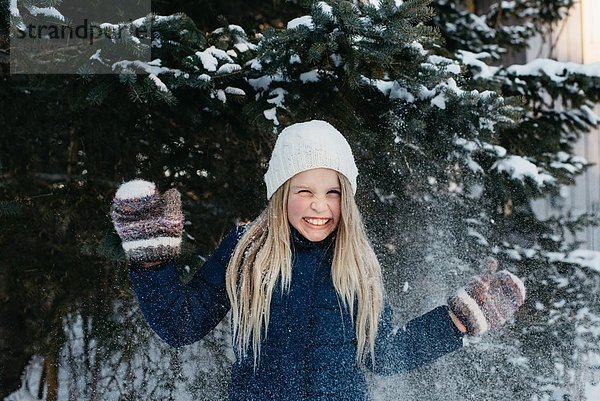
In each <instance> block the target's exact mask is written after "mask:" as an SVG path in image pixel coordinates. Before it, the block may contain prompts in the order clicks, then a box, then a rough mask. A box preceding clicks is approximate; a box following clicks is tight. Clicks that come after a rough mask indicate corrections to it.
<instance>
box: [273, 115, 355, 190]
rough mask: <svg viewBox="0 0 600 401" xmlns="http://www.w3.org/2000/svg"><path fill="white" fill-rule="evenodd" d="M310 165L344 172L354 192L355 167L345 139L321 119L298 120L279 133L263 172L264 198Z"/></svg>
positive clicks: (350, 150)
mask: <svg viewBox="0 0 600 401" xmlns="http://www.w3.org/2000/svg"><path fill="white" fill-rule="evenodd" d="M313 168H330V169H332V170H335V171H337V172H339V173H341V174H343V175H344V176H345V177H346V178H348V181H350V185H351V186H352V192H353V193H354V194H356V177H357V176H358V169H357V168H356V164H355V163H354V156H352V149H351V148H350V145H348V142H347V141H346V138H344V136H343V135H342V134H341V133H340V132H339V131H338V130H337V129H335V128H334V127H333V126H332V125H331V124H329V123H328V122H325V121H321V120H312V121H308V122H304V123H297V124H293V125H290V126H289V127H287V128H285V129H284V130H283V131H281V134H279V137H278V138H277V141H276V142H275V147H274V148H273V153H272V154H271V160H270V161H269V168H268V169H267V172H266V174H265V183H266V184H267V199H271V196H273V193H275V191H277V189H278V188H279V187H280V186H281V185H282V184H283V183H284V182H286V181H287V180H289V179H290V178H292V177H293V176H294V175H296V174H298V173H301V172H303V171H306V170H310V169H313Z"/></svg>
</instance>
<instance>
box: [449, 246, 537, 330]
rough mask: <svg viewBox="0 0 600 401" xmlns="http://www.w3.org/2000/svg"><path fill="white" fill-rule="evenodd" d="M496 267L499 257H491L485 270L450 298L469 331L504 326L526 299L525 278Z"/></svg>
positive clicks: (451, 307)
mask: <svg viewBox="0 0 600 401" xmlns="http://www.w3.org/2000/svg"><path fill="white" fill-rule="evenodd" d="M497 267H498V261H497V260H496V259H494V258H492V257H488V258H487V259H486V260H485V262H484V271H483V273H482V274H481V275H479V276H475V277H473V278H472V279H471V281H469V283H468V284H467V285H466V286H465V288H463V289H461V290H459V291H458V292H457V293H456V294H455V295H454V296H452V297H450V298H449V299H448V306H449V308H450V310H451V311H452V312H453V313H454V314H455V315H456V317H457V318H458V319H459V320H460V321H461V323H462V324H463V325H464V326H465V327H466V328H467V334H470V335H480V334H483V333H485V332H486V331H488V330H489V329H497V328H499V327H501V326H502V325H503V324H504V323H506V321H507V320H508V319H509V318H510V317H511V316H512V315H513V314H514V313H515V312H516V311H517V309H519V307H520V306H521V305H523V302H524V301H525V286H524V285H523V282H522V281H521V280H520V279H519V278H518V277H517V276H515V275H514V274H512V273H510V272H509V271H507V270H502V271H499V272H497V273H495V271H496V269H497Z"/></svg>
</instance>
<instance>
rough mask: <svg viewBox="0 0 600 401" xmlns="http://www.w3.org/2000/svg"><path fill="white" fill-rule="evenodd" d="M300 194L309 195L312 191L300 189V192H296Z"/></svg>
mask: <svg viewBox="0 0 600 401" xmlns="http://www.w3.org/2000/svg"><path fill="white" fill-rule="evenodd" d="M296 193H298V194H302V195H309V194H310V191H309V190H308V189H299V190H298V192H296Z"/></svg>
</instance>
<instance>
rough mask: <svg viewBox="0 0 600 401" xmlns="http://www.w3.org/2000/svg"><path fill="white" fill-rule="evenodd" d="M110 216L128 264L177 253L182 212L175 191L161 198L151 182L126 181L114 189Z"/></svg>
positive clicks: (153, 260) (156, 260) (164, 258)
mask: <svg viewBox="0 0 600 401" xmlns="http://www.w3.org/2000/svg"><path fill="white" fill-rule="evenodd" d="M110 214H111V218H112V222H113V225H114V226H115V230H116V231H117V234H119V237H121V241H122V246H123V249H124V250H125V255H127V260H128V262H129V263H142V262H147V263H152V262H163V261H168V260H170V259H173V258H175V257H177V255H178V254H179V250H180V248H181V237H182V234H183V213H182V212H181V195H180V194H179V191H177V190H176V189H170V190H168V191H166V192H165V193H164V194H162V195H161V194H160V193H159V192H158V191H157V189H156V186H155V185H154V183H152V182H148V181H144V180H133V181H128V182H126V183H124V184H123V185H121V186H120V187H119V189H118V190H117V193H116V194H115V198H114V199H113V204H112V208H111V213H110Z"/></svg>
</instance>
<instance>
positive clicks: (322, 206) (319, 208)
mask: <svg viewBox="0 0 600 401" xmlns="http://www.w3.org/2000/svg"><path fill="white" fill-rule="evenodd" d="M310 208H311V209H312V210H314V211H315V212H317V213H320V212H324V211H325V210H326V209H327V204H326V203H325V201H323V200H322V199H319V198H317V197H315V198H314V199H313V201H312V202H311V203H310Z"/></svg>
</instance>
